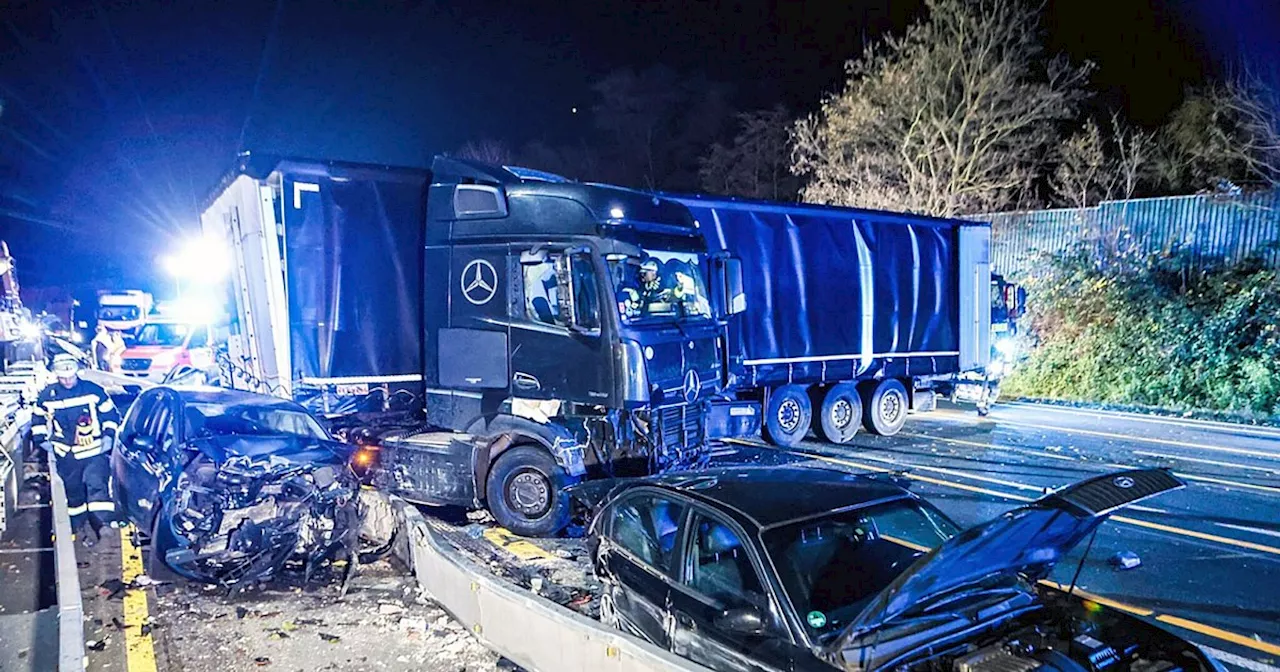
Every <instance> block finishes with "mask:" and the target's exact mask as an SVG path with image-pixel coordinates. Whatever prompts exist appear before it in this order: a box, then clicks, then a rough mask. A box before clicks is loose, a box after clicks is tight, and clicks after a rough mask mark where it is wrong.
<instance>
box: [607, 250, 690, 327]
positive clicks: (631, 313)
mask: <svg viewBox="0 0 1280 672" xmlns="http://www.w3.org/2000/svg"><path fill="white" fill-rule="evenodd" d="M607 260H608V262H609V279H610V282H611V283H612V284H613V292H614V296H615V300H616V301H617V304H618V313H619V314H620V315H621V316H622V321H623V322H624V323H626V324H640V323H645V322H650V321H653V322H662V321H669V320H671V319H672V318H675V319H683V318H690V317H696V318H709V317H711V304H710V302H709V301H708V300H707V283H706V282H705V281H704V280H703V278H702V269H701V268H700V267H699V265H698V262H699V259H698V255H697V254H694V253H692V252H668V251H664V250H645V251H644V254H643V255H642V256H640V257H632V256H623V255H610V256H609V257H608V258H607Z"/></svg>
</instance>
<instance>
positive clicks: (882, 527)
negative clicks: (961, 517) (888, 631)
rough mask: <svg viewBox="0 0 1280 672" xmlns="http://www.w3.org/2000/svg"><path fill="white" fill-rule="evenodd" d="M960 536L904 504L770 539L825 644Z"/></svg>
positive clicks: (780, 531)
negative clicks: (892, 585)
mask: <svg viewBox="0 0 1280 672" xmlns="http://www.w3.org/2000/svg"><path fill="white" fill-rule="evenodd" d="M957 532H959V528H957V527H956V526H955V525H954V524H952V523H951V522H950V521H948V520H947V519H946V518H944V517H943V516H942V514H940V513H938V512H937V511H936V510H933V509H932V508H931V507H927V505H922V504H920V503H919V502H916V501H912V500H903V501H896V502H888V503H885V504H880V505H876V506H872V507H868V508H865V509H856V510H853V511H847V512H844V513H838V514H833V515H830V516H827V517H823V518H816V519H809V520H807V521H802V522H799V523H794V524H791V525H786V526H783V527H778V528H773V529H770V530H766V531H765V532H764V534H763V535H762V538H763V540H764V544H765V548H766V549H767V550H768V552H769V555H770V557H771V558H772V559H773V564H774V566H775V567H776V568H777V570H778V574H779V578H780V579H781V581H782V585H783V587H785V588H786V593H787V597H788V599H790V601H791V604H792V605H793V606H794V607H795V610H796V613H798V614H799V615H800V619H801V620H802V621H804V622H805V623H806V624H807V627H808V628H809V632H810V634H811V635H813V636H814V639H818V640H820V639H823V638H825V637H827V636H829V635H831V634H832V633H835V632H839V630H840V629H841V628H842V627H843V626H845V625H847V624H848V623H849V622H850V621H851V620H852V619H853V618H854V617H856V616H857V615H858V613H859V612H861V611H862V609H863V608H864V607H866V605H867V603H868V602H870V601H871V599H872V598H873V597H875V596H876V595H877V594H878V593H879V592H880V591H882V590H884V588H885V587H886V586H888V585H889V584H890V583H892V582H893V580H894V579H896V578H898V575H899V574H901V573H902V572H903V570H905V569H906V568H907V567H909V566H910V565H911V563H913V562H915V561H916V559H917V558H919V557H920V556H921V555H923V554H924V553H926V552H928V551H929V550H930V549H932V548H933V547H935V546H937V545H938V544H941V543H942V542H943V541H946V540H947V539H949V538H951V537H953V536H955V535H956V533H957Z"/></svg>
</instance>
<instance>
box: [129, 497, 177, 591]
mask: <svg viewBox="0 0 1280 672" xmlns="http://www.w3.org/2000/svg"><path fill="white" fill-rule="evenodd" d="M171 507H172V505H171V504H170V503H169V500H164V503H163V504H161V505H160V510H159V511H157V512H156V515H155V517H154V518H152V520H151V530H150V533H151V538H150V540H149V543H150V546H148V547H147V553H146V556H145V557H146V560H145V562H143V565H142V569H143V570H144V571H145V572H146V573H147V576H149V577H151V578H152V579H154V580H156V581H174V580H176V579H179V578H182V577H181V576H179V574H178V573H177V572H175V571H173V570H172V569H171V568H170V567H169V566H168V565H166V564H165V563H164V554H163V553H162V552H161V550H160V549H162V548H173V547H175V546H176V545H177V538H176V537H175V536H174V534H173V530H171V529H169V526H168V525H167V524H166V522H167V521H168V520H169V516H170V509H171ZM126 531H127V530H126Z"/></svg>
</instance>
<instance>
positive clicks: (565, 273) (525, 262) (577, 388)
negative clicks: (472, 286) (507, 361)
mask: <svg viewBox="0 0 1280 672" xmlns="http://www.w3.org/2000/svg"><path fill="white" fill-rule="evenodd" d="M512 261H513V262H514V264H513V266H514V268H513V271H512V274H513V276H515V277H513V282H512V285H513V288H514V290H515V291H514V293H513V294H514V296H513V300H512V301H511V304H510V306H509V308H510V314H509V316H508V317H509V318H510V321H509V325H510V327H511V331H510V333H511V369H510V370H511V394H512V396H515V397H521V398H526V399H558V400H564V401H575V402H581V403H595V404H605V403H608V402H609V399H610V396H611V391H612V385H611V380H612V379H611V368H612V361H613V358H612V351H611V349H610V348H609V346H608V339H607V338H605V336H604V334H605V330H606V328H607V325H606V322H605V320H604V313H603V302H602V301H601V297H602V296H604V293H603V291H602V287H601V285H600V279H601V277H602V275H601V273H600V272H598V270H597V267H596V263H595V259H594V258H593V256H592V255H591V254H590V252H589V251H588V250H586V249H579V250H566V249H564V248H563V247H561V248H559V249H553V248H549V247H547V246H541V247H539V246H529V247H524V246H513V248H512Z"/></svg>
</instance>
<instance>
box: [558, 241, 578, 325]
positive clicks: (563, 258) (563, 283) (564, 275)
mask: <svg viewBox="0 0 1280 672" xmlns="http://www.w3.org/2000/svg"><path fill="white" fill-rule="evenodd" d="M556 284H557V285H558V286H559V289H557V290H556V303H557V304H558V308H559V309H560V319H561V320H563V323H564V324H565V325H567V326H569V327H570V328H572V327H574V326H576V324H575V322H576V321H577V320H576V319H575V316H574V313H573V264H572V262H571V257H570V256H569V255H567V254H562V255H559V256H557V257H556Z"/></svg>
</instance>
